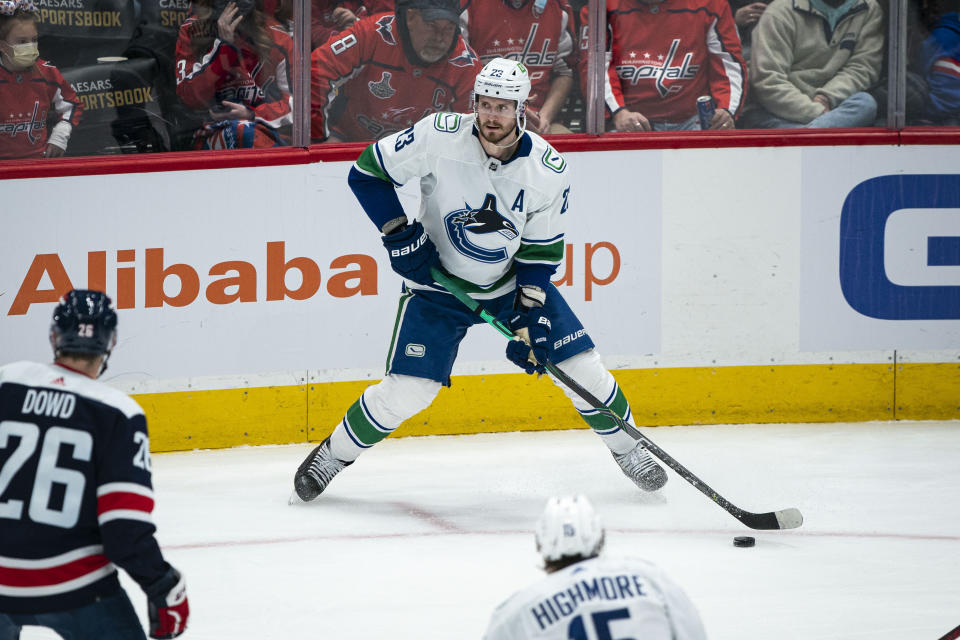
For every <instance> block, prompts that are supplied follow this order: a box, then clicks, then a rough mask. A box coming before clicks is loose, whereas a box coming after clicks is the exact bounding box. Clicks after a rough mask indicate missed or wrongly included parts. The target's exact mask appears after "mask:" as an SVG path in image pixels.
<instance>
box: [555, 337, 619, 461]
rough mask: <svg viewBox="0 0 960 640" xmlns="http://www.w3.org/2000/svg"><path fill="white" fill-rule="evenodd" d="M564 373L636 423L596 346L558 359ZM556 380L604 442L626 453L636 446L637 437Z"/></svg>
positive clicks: (611, 447)
mask: <svg viewBox="0 0 960 640" xmlns="http://www.w3.org/2000/svg"><path fill="white" fill-rule="evenodd" d="M557 366H559V367H560V368H561V369H562V370H563V372H564V373H566V374H567V375H568V376H570V377H571V378H572V379H574V380H576V381H577V383H578V384H579V385H580V386H581V387H583V388H584V389H586V390H587V391H589V392H590V393H591V394H593V395H594V396H596V397H597V398H599V399H600V400H602V401H603V403H604V404H606V405H607V406H608V407H610V409H612V410H613V411H614V412H615V413H616V414H617V415H618V416H620V417H621V418H623V419H624V421H626V422H627V423H628V424H630V425H631V426H633V416H632V414H631V412H630V404H629V403H628V402H627V398H626V396H624V395H623V392H622V391H621V390H620V385H618V384H617V381H616V380H615V379H614V377H613V375H611V373H610V372H609V371H607V369H606V367H604V366H603V362H602V361H601V360H600V355H599V354H598V353H597V351H596V349H589V350H588V351H584V352H582V353H578V354H577V355H575V356H573V357H571V358H567V359H566V360H564V361H563V362H559V363H557ZM550 378H551V379H552V380H553V382H554V384H556V385H557V386H558V387H560V388H561V389H562V390H563V392H564V393H565V394H566V396H567V397H568V398H570V401H571V402H572V403H573V406H574V407H576V409H577V411H579V412H580V416H581V417H582V418H583V419H584V421H586V423H587V424H589V425H590V428H591V429H593V431H594V433H596V434H597V435H599V436H600V437H601V438H602V439H603V442H604V444H606V445H607V447H608V448H609V449H610V450H611V451H613V452H614V453H626V452H627V451H630V450H631V449H633V448H634V447H635V446H636V444H637V441H636V440H634V439H633V438H632V437H630V435H629V434H628V433H626V432H625V431H624V430H623V429H621V428H620V427H619V426H618V425H617V424H616V423H615V422H613V421H611V420H610V418H608V417H606V416H604V415H602V414H599V413H597V411H596V410H595V409H594V408H593V407H591V406H590V404H589V403H587V402H586V401H585V400H583V399H582V398H581V397H580V396H578V395H577V394H576V393H574V392H573V391H571V390H570V389H568V388H567V387H566V386H565V385H563V384H561V383H560V381H559V380H557V379H556V378H554V377H553V376H551V377H550Z"/></svg>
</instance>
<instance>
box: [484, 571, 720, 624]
mask: <svg viewBox="0 0 960 640" xmlns="http://www.w3.org/2000/svg"><path fill="white" fill-rule="evenodd" d="M596 638H636V639H638V640H639V639H641V638H642V639H643V640H705V638H706V633H705V632H704V630H703V623H702V622H701V621H700V615H699V614H698V613H697V610H696V608H695V607H694V605H693V603H692V602H691V601H690V599H689V598H688V597H687V595H686V594H685V593H684V592H683V591H682V590H681V589H680V587H678V586H677V585H676V584H675V583H674V582H673V581H672V580H670V578H668V577H667V576H666V574H664V573H663V571H662V570H661V569H660V568H659V567H657V566H656V565H654V564H652V563H650V562H647V561H645V560H639V559H634V558H606V557H599V558H593V559H591V560H584V561H583V562H578V563H576V564H574V565H571V566H569V567H567V568H565V569H562V570H560V571H557V572H556V573H552V574H550V575H548V576H547V577H546V578H544V579H543V580H541V581H540V582H537V583H536V584H533V585H531V586H529V587H527V588H526V589H523V590H522V591H519V592H517V593H515V594H514V595H513V596H511V597H510V599H509V600H507V601H506V602H504V603H503V604H501V605H500V606H499V607H497V609H496V610H495V611H494V612H493V616H492V617H491V619H490V625H489V626H488V627H487V632H486V634H485V635H484V640H594V639H596Z"/></svg>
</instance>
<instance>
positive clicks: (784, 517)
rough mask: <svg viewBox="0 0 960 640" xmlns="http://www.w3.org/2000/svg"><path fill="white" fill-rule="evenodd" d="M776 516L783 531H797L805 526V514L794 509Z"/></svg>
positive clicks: (780, 512)
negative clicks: (801, 526)
mask: <svg viewBox="0 0 960 640" xmlns="http://www.w3.org/2000/svg"><path fill="white" fill-rule="evenodd" d="M776 516H777V522H778V523H780V528H781V529H796V528H797V527H799V526H800V525H802V524H803V514H802V513H800V510H799V509H794V508H793V507H790V508H789V509H783V510H781V511H777V512H776Z"/></svg>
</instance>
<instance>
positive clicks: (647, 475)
mask: <svg viewBox="0 0 960 640" xmlns="http://www.w3.org/2000/svg"><path fill="white" fill-rule="evenodd" d="M613 459H614V460H616V461H617V464H619V465H620V468H621V469H623V473H624V475H625V476H627V477H628V478H630V479H631V480H633V482H634V484H636V485H637V486H638V487H640V488H641V489H643V490H644V491H656V490H657V489H659V488H661V487H662V486H663V485H665V484H667V472H666V471H664V470H663V467H661V466H660V465H659V464H657V461H656V460H654V459H653V458H652V457H651V456H650V454H649V453H647V450H646V449H644V448H643V445H642V444H641V443H639V442H638V443H637V446H635V447H634V448H633V449H631V450H630V451H627V452H626V453H622V454H618V453H614V454H613Z"/></svg>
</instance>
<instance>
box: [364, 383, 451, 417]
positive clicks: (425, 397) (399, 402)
mask: <svg viewBox="0 0 960 640" xmlns="http://www.w3.org/2000/svg"><path fill="white" fill-rule="evenodd" d="M441 386H443V385H441V384H440V383H439V382H436V381H435V380H427V379H426V378H417V377H414V376H404V375H399V374H394V373H390V374H387V375H386V376H385V377H384V378H383V380H381V381H380V383H379V384H375V385H373V386H372V387H368V388H367V390H366V391H364V392H363V402H364V404H365V405H366V410H367V412H369V413H370V415H371V416H372V417H373V419H374V420H376V421H377V422H378V423H380V424H381V425H383V426H385V427H387V428H388V429H395V428H397V427H398V426H400V423H402V422H403V421H404V420H406V419H408V418H412V417H413V416H414V415H416V414H418V413H420V412H421V411H423V410H424V409H426V408H427V407H429V406H430V403H431V402H433V399H434V398H436V397H437V394H438V393H440V387H441Z"/></svg>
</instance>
